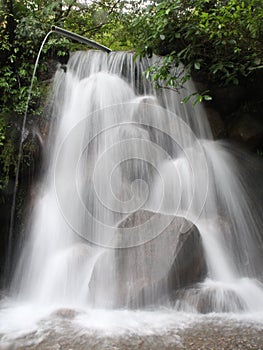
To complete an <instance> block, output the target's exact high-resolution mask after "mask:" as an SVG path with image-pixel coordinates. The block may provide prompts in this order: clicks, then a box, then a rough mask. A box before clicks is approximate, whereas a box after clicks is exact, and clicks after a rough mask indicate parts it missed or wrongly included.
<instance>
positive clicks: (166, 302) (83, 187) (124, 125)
mask: <svg viewBox="0 0 263 350" xmlns="http://www.w3.org/2000/svg"><path fill="white" fill-rule="evenodd" d="M153 60H157V59H156V58H154V59H152V61H151V62H149V60H142V61H139V60H138V59H137V60H135V61H134V58H133V54H131V53H117V52H115V53H110V54H105V53H102V52H93V51H89V52H77V53H75V54H74V55H73V56H72V57H71V59H70V61H69V63H68V67H67V72H66V73H65V72H64V71H63V70H61V69H58V71H57V73H56V76H55V78H54V84H53V97H52V99H51V102H50V104H51V106H50V111H51V117H52V119H51V120H52V123H51V131H50V138H49V144H48V147H47V148H48V150H47V157H46V164H45V166H46V170H45V174H44V175H43V179H42V182H41V184H40V185H39V191H38V197H37V199H36V202H35V206H34V210H33V213H32V216H31V217H30V218H29V221H28V237H27V239H26V242H25V243H24V248H23V251H22V253H21V256H20V257H19V260H18V264H17V268H16V272H15V275H14V278H13V282H12V295H13V299H15V300H16V301H17V303H18V304H19V305H24V303H26V304H30V305H35V306H37V305H38V306H39V307H40V306H41V310H42V313H40V314H41V315H42V314H43V309H44V310H50V309H52V310H53V309H58V308H61V307H66V308H71V309H74V310H80V309H81V310H97V309H114V308H125V309H129V308H131V307H132V308H138V307H142V306H143V307H148V306H151V310H153V312H155V311H154V310H157V309H158V308H159V307H160V305H162V306H165V307H166V308H168V310H169V312H168V314H169V317H168V316H167V319H169V320H170V317H171V316H170V315H171V314H170V313H171V312H172V313H174V314H175V315H176V314H178V313H179V312H184V313H187V314H188V315H190V314H193V313H198V312H203V313H207V312H219V313H220V312H225V311H232V312H237V313H240V312H244V311H246V312H259V314H260V315H261V316H260V317H262V315H263V285H262V274H261V270H260V266H262V263H263V254H262V235H261V233H260V232H261V231H260V230H261V227H262V215H261V214H262V213H261V209H260V207H257V205H256V203H258V202H256V201H257V200H258V199H254V198H252V197H251V195H250V194H249V193H248V192H247V188H248V187H247V185H246V182H245V180H246V179H245V176H246V174H245V176H243V175H242V173H240V171H241V170H240V169H241V167H240V166H239V164H238V161H237V160H236V159H237V157H234V155H232V153H231V151H229V150H228V149H227V147H226V146H225V145H223V144H220V143H218V142H215V141H213V140H212V135H211V131H210V128H209V125H208V122H207V120H206V117H205V114H204V112H203V110H202V108H201V107H200V106H196V107H195V108H194V107H193V106H191V105H184V104H181V103H180V101H181V99H182V98H183V97H184V96H182V94H183V93H184V91H182V92H181V95H180V94H179V93H178V92H176V91H172V90H166V89H164V90H157V91H155V90H154V89H153V87H152V86H151V84H150V83H149V82H148V81H147V80H146V79H144V75H143V71H145V70H146V68H147V66H148V64H150V63H153ZM187 89H189V91H186V94H188V93H190V91H192V87H191V85H190V84H189V85H188V86H187ZM246 159H249V158H246ZM140 211H141V213H142V212H143V213H144V214H141V216H142V217H140V220H139V223H137V225H136V223H135V225H132V227H131V226H129V225H124V224H123V223H124V222H125V220H126V221H127V220H128V222H129V220H130V219H129V218H130V215H132V214H134V213H139V214H138V215H140ZM145 213H148V214H149V213H150V214H149V215H148V214H147V215H148V216H147V215H146V214H145ZM145 215H146V216H145ZM174 217H177V218H179V220H181V221H180V222H179V224H178V225H179V226H178V225H177V226H176V227H177V228H178V231H182V227H185V225H186V229H185V231H187V230H189V224H190V226H191V225H195V227H197V228H198V230H199V232H200V235H201V237H202V242H203V247H204V251H205V260H206V265H207V276H206V278H205V279H204V280H203V281H202V280H200V281H199V283H193V284H192V285H190V286H187V288H178V290H177V291H176V293H175V295H174V296H173V298H171V295H170V294H169V283H167V278H168V273H169V271H170V268H171V266H172V264H173V261H174V259H175V250H174V244H175V243H174V241H175V240H177V239H178V237H177V236H176V235H177V233H178V232H173V233H172V234H171V232H169V233H167V228H169V227H170V226H169V225H171V224H172V222H173V219H174ZM145 218H146V219H145ZM141 219H144V220H141ZM135 221H136V220H135ZM141 221H143V222H141ZM176 242H177V241H176ZM176 244H177V243H176ZM186 258H187V257H186ZM186 263H187V262H186ZM18 312H20V311H18ZM94 312H95V311H94ZM100 312H101V311H98V313H97V314H99V313H100ZM130 312H131V311H130ZM156 312H157V311H156ZM112 313H113V314H114V310H113V311H112ZM44 314H45V312H44ZM3 315H4V316H5V317H6V313H3ZM45 315H46V314H45ZM93 315H94V314H93ZM0 317H1V313H0ZM104 317H105V316H104ZM143 317H145V316H143ZM136 322H138V320H137V321H136ZM154 322H155V321H154V317H153V324H154ZM169 322H170V321H169ZM95 323H96V322H95ZM150 323H151V322H150ZM107 325H108V326H109V323H107ZM154 327H155V326H154ZM5 330H6V329H5V328H3V329H1V328H0V333H4V332H5Z"/></svg>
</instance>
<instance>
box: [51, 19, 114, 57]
mask: <svg viewBox="0 0 263 350" xmlns="http://www.w3.org/2000/svg"><path fill="white" fill-rule="evenodd" d="M51 31H52V32H55V33H58V34H61V35H64V36H65V37H67V38H69V39H72V40H76V41H78V42H80V43H82V44H85V45H88V46H91V47H94V48H96V49H99V50H102V51H106V52H108V53H109V52H111V49H109V48H108V47H106V46H104V45H101V44H98V43H96V42H95V41H93V40H90V39H87V38H85V37H84V36H81V35H79V34H75V33H72V32H70V31H68V30H66V29H63V28H60V27H57V26H52V27H51Z"/></svg>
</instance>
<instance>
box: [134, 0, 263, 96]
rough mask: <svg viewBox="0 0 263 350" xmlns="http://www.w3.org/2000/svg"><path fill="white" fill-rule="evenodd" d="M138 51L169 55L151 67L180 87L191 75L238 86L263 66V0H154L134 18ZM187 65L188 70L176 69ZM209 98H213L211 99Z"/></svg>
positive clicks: (155, 76) (153, 74)
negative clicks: (139, 29) (141, 28)
mask: <svg viewBox="0 0 263 350" xmlns="http://www.w3.org/2000/svg"><path fill="white" fill-rule="evenodd" d="M133 26H134V27H135V28H139V27H143V28H144V30H142V31H138V30H137V32H136V36H135V40H136V41H137V42H138V44H139V48H138V53H139V54H140V55H149V54H151V53H152V52H155V53H157V54H161V55H164V56H165V58H164V60H163V63H162V64H161V65H159V66H156V67H152V68H151V69H150V73H151V74H150V75H151V77H152V79H153V80H154V81H156V82H158V81H159V80H164V81H165V82H166V84H167V85H168V86H171V87H175V88H178V87H180V86H182V85H184V83H185V81H186V80H188V79H189V77H190V76H195V77H197V78H198V79H199V80H205V81H207V80H208V81H210V82H214V83H216V84H217V85H222V86H227V85H233V84H234V85H238V84H239V83H240V81H241V80H242V79H244V77H245V78H247V77H248V78H249V77H250V76H251V77H252V73H253V72H255V71H257V70H259V69H262V68H263V42H262V38H263V5H262V2H261V0H244V1H240V0H187V1H186V0H163V1H152V2H151V3H150V4H149V5H148V6H147V7H146V8H145V9H144V11H143V14H142V16H140V17H136V18H135V19H134V21H133ZM180 63H183V64H184V66H185V73H184V74H181V71H180V70H179V73H178V70H177V71H176V70H174V66H179V65H180ZM207 98H208V97H207Z"/></svg>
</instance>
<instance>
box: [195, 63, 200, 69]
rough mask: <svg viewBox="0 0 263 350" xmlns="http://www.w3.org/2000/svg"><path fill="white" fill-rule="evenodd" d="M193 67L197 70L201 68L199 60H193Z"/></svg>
mask: <svg viewBox="0 0 263 350" xmlns="http://www.w3.org/2000/svg"><path fill="white" fill-rule="evenodd" d="M194 67H195V69H197V70H199V69H200V68H201V65H200V62H195V63H194Z"/></svg>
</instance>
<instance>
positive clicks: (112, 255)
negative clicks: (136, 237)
mask: <svg viewBox="0 0 263 350" xmlns="http://www.w3.org/2000/svg"><path fill="white" fill-rule="evenodd" d="M153 216H155V219H156V218H157V220H158V221H162V220H167V219H169V220H170V224H169V225H168V226H167V227H166V228H165V229H164V230H163V231H162V232H160V233H159V234H158V235H156V236H155V237H152V239H149V240H148V241H145V242H144V243H143V244H140V245H137V246H136V245H134V246H133V247H129V248H122V249H121V248H119V249H118V248H117V249H111V250H108V251H106V252H105V253H104V254H102V255H101V257H100V259H99V260H98V264H97V266H96V267H95V269H94V273H93V276H92V278H91V282H90V290H94V291H95V293H96V291H97V294H98V293H99V291H101V290H103V289H105V285H106V286H107V287H106V288H107V295H108V297H109V299H111V300H113V303H112V304H111V305H110V306H111V307H131V308H138V307H144V306H147V305H152V304H154V303H157V302H159V301H160V300H161V299H163V300H166V301H167V300H168V299H169V298H170V297H171V296H172V295H174V292H175V291H176V290H177V289H178V288H182V287H185V286H189V285H192V284H195V283H197V282H200V281H202V280H203V279H204V277H205V276H206V272H207V269H206V262H205V257H204V251H203V246H202V239H201V236H200V233H199V231H198V229H197V227H196V226H195V225H193V224H192V223H191V222H189V221H187V220H186V219H184V218H182V217H172V216H169V217H168V216H167V215H164V214H161V213H153V212H150V211H146V210H138V211H136V212H134V213H133V214H131V215H129V216H127V217H126V218H125V219H124V220H123V221H122V222H120V223H119V226H118V228H119V229H120V228H122V229H129V228H133V227H136V226H140V225H142V224H144V223H145V222H147V221H148V220H150V219H151V218H152V217H153ZM154 229H155V227H153V230H154ZM124 234H125V230H124ZM112 261H114V263H112ZM102 268H103V269H104V274H103V277H100V276H101V274H100V273H96V269H98V271H99V269H102ZM105 279H106V280H107V281H105ZM94 300H95V304H96V301H97V303H98V304H100V302H101V301H102V300H103V295H101V298H100V297H99V296H98V295H94ZM107 306H109V305H107Z"/></svg>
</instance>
